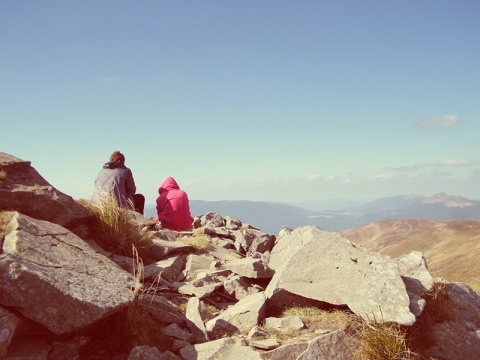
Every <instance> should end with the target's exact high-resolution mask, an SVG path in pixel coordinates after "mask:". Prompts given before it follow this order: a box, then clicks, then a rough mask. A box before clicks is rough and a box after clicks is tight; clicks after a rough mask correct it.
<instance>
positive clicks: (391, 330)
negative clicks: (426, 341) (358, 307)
mask: <svg viewBox="0 0 480 360" xmlns="http://www.w3.org/2000/svg"><path fill="white" fill-rule="evenodd" d="M355 328H356V331H357V335H358V337H359V343H358V345H359V346H358V348H357V356H358V358H359V359H365V360H367V359H368V360H385V359H389V360H410V359H417V355H416V354H414V353H413V352H412V351H411V350H410V349H409V348H408V346H407V338H406V336H407V335H406V331H405V330H403V329H402V327H401V326H400V325H399V324H396V323H383V324H379V323H376V322H370V323H367V322H366V321H364V320H363V319H361V318H359V317H357V321H356V325H355Z"/></svg>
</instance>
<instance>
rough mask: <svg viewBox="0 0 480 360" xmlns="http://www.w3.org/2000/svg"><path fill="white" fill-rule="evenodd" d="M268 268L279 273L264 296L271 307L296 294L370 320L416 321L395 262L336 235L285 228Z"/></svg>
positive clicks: (409, 323)
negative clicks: (345, 309)
mask: <svg viewBox="0 0 480 360" xmlns="http://www.w3.org/2000/svg"><path fill="white" fill-rule="evenodd" d="M269 265H270V267H272V268H273V269H274V270H275V275H274V276H273V278H272V281H271V282H270V283H269V285H268V287H267V289H266V291H265V293H266V295H267V298H268V303H269V304H275V305H277V306H278V304H279V303H281V302H285V300H283V299H285V298H287V297H288V295H290V294H293V295H296V296H299V297H303V298H307V299H311V300H316V301H320V302H324V303H328V304H333V305H347V306H348V308H349V309H350V310H352V311H353V312H354V313H356V314H357V315H360V316H361V317H363V318H364V319H365V320H367V321H377V322H396V323H399V324H401V325H413V323H414V322H415V316H414V315H413V314H412V313H411V312H410V310H409V305H410V299H409V297H408V294H407V291H406V287H405V283H404V282H403V280H402V278H401V275H400V273H399V270H398V265H397V263H396V262H395V261H393V260H392V259H390V258H388V257H386V256H381V255H380V254H378V253H374V252H373V251H369V250H366V249H364V248H362V247H360V246H356V245H355V244H353V243H351V242H350V241H349V240H347V239H345V238H343V237H341V236H340V235H338V234H336V233H331V232H328V231H325V230H322V229H320V228H316V227H301V228H297V229H295V230H293V231H288V230H287V229H284V231H283V233H282V234H281V235H280V236H279V237H278V239H277V244H276V245H275V247H274V249H273V251H272V254H271V257H270V263H269ZM282 298H283V299H282Z"/></svg>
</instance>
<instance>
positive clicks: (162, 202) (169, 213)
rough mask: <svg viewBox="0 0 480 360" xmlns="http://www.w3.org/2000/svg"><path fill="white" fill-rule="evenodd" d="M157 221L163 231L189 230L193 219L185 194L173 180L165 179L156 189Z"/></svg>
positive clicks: (170, 178) (171, 178)
mask: <svg viewBox="0 0 480 360" xmlns="http://www.w3.org/2000/svg"><path fill="white" fill-rule="evenodd" d="M158 193H159V195H160V196H159V197H158V198H157V219H156V220H157V221H159V222H161V223H162V227H163V228H164V229H170V230H175V231H183V230H191V229H192V223H193V217H192V215H191V214H190V202H189V200H188V196H187V193H186V192H185V191H183V190H181V189H180V187H179V186H178V184H177V182H176V181H175V179H174V178H173V177H171V176H169V177H167V178H166V179H165V180H164V181H163V182H162V184H161V185H160V187H159V188H158Z"/></svg>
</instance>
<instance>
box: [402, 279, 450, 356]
mask: <svg viewBox="0 0 480 360" xmlns="http://www.w3.org/2000/svg"><path fill="white" fill-rule="evenodd" d="M446 285H447V284H446V283H444V282H442V281H436V282H435V283H434V284H433V287H432V289H431V290H430V291H429V292H427V293H426V294H425V295H424V296H423V298H424V299H425V300H426V302H427V303H426V305H425V309H423V312H422V314H421V315H420V316H419V317H418V318H417V321H416V322H415V324H414V325H413V326H411V327H410V328H408V330H407V331H408V334H409V338H410V340H409V345H410V347H411V348H412V349H414V350H416V351H418V352H420V353H421V352H423V350H424V349H426V348H429V347H430V346H432V345H433V344H434V342H435V340H434V339H433V338H432V335H431V334H432V332H433V329H434V328H435V326H436V325H437V324H439V323H441V322H444V321H448V320H455V315H454V314H453V313H452V301H451V300H450V298H449V296H448V292H447V290H446Z"/></svg>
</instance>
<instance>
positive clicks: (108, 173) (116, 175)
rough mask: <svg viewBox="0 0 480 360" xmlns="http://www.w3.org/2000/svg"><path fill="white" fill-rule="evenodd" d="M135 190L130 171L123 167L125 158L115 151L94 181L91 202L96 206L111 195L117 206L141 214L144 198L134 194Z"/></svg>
mask: <svg viewBox="0 0 480 360" xmlns="http://www.w3.org/2000/svg"><path fill="white" fill-rule="evenodd" d="M136 190H137V187H136V185H135V180H134V179H133V174H132V171H131V170H130V169H129V168H127V167H126V166H125V156H124V155H123V154H122V153H121V152H120V151H115V152H113V153H112V155H111V156H110V161H109V162H107V163H106V164H105V165H103V169H102V170H100V172H99V173H98V175H97V177H96V179H95V189H94V192H93V197H92V202H93V203H95V204H98V203H100V202H102V201H103V200H104V199H105V196H107V195H108V194H111V195H113V196H114V197H115V199H116V200H117V204H118V206H120V207H125V208H130V209H132V210H133V209H134V210H136V211H137V212H139V213H141V214H143V208H144V205H145V197H144V196H143V195H142V194H136V193H135V192H136Z"/></svg>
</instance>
